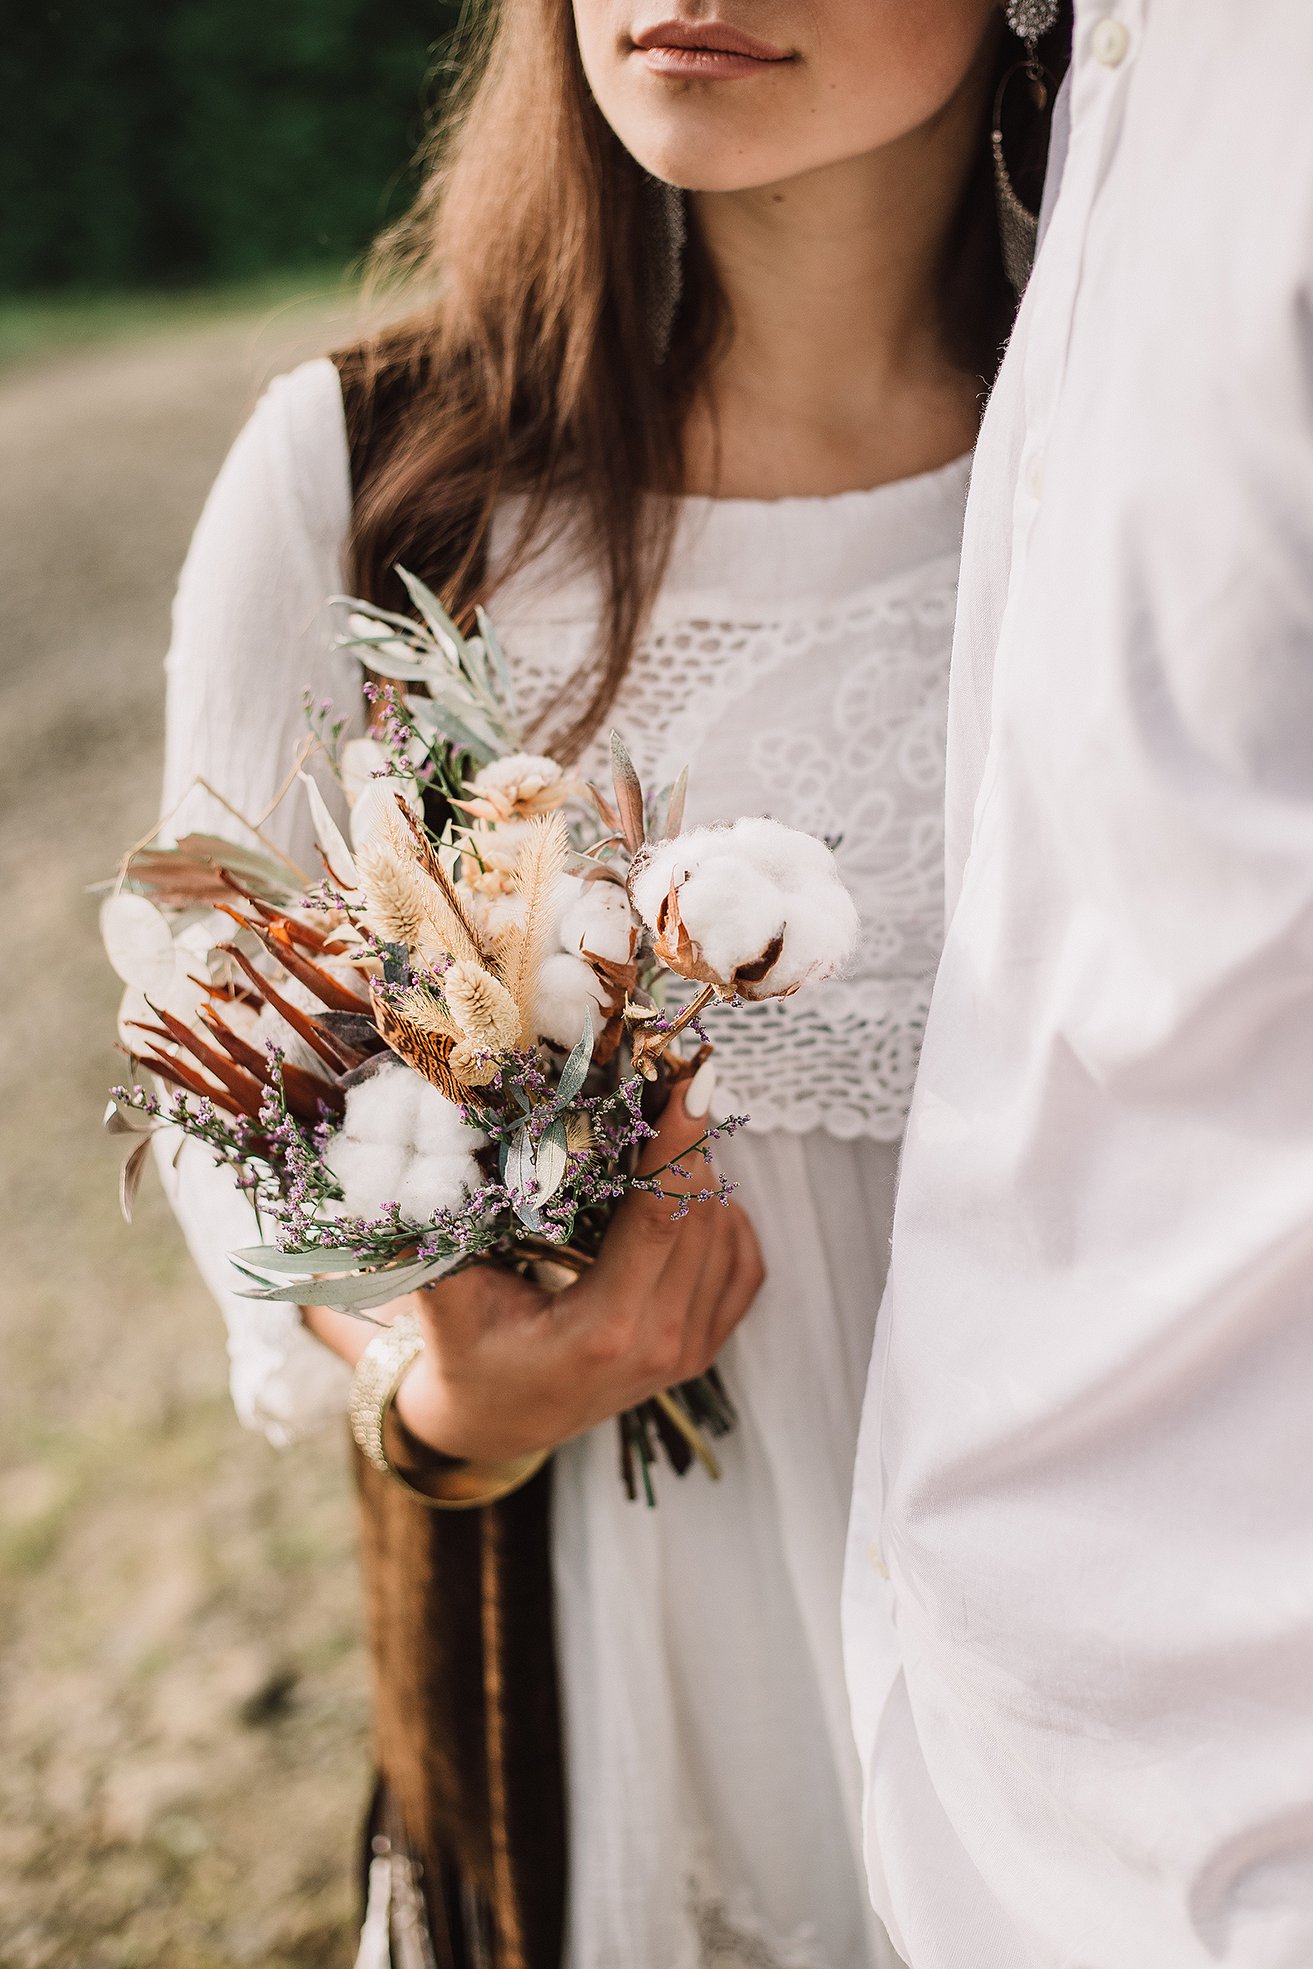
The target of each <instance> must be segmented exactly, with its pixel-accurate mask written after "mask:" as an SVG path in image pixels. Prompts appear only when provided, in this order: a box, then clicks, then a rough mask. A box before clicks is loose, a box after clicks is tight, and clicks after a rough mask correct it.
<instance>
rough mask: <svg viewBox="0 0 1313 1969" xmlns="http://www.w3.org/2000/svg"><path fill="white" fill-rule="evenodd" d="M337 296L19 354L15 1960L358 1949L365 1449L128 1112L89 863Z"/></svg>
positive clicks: (13, 930)
mask: <svg viewBox="0 0 1313 1969" xmlns="http://www.w3.org/2000/svg"><path fill="white" fill-rule="evenodd" d="M340 332H341V327H340V322H339V323H336V324H335V323H333V322H331V321H330V319H329V318H328V317H327V316H326V314H325V312H324V310H323V308H322V307H321V308H318V309H316V308H314V307H307V308H301V309H298V310H296V311H294V312H288V311H284V312H282V313H281V314H280V315H279V316H278V317H277V318H275V319H272V320H270V319H266V320H260V321H257V320H251V319H228V320H226V321H221V322H217V323H215V324H213V325H210V326H208V327H201V328H196V329H190V330H188V331H187V332H186V333H185V334H176V335H170V336H165V337H151V338H150V339H148V340H144V341H140V342H136V343H131V344H121V345H115V346H106V347H103V348H101V349H99V350H92V351H90V352H82V353H80V354H77V355H75V356H69V357H66V358H62V359H59V360H53V361H50V362H48V363H44V364H29V365H26V366H24V367H22V368H19V369H14V370H11V371H9V372H7V373H4V374H0V746H2V747H3V751H2V753H0V757H2V758H3V772H0V876H2V878H3V889H2V890H0V893H3V894H4V895H5V896H7V897H8V903H7V906H6V912H5V914H6V921H5V929H6V933H7V934H6V938H5V950H6V967H5V968H6V973H7V979H8V986H7V989H6V992H5V1012H4V1016H3V1019H0V1088H2V1089H3V1096H4V1129H3V1151H2V1152H0V1153H2V1155H3V1160H2V1161H0V1188H2V1193H3V1199H4V1201H3V1209H2V1210H0V1350H2V1357H3V1360H4V1371H3V1373H2V1374H0V1741H3V1743H4V1745H5V1754H4V1756H3V1758H2V1759H0V1969H155V1965H159V1969H166V1966H167V1969H221V1965H222V1969H228V1965H237V1964H258V1965H260V1966H261V1969H290V1965H293V1964H296V1965H306V1966H307V1969H308V1966H309V1965H311V1964H314V1965H315V1969H337V1965H343V1964H346V1963H347V1962H349V1961H350V1960H351V1950H350V1944H349V1939H348V1927H349V1921H350V1913H351V1907H352V1897H353V1893H354V1881H353V1878H352V1868H353V1865H354V1853H353V1840H354V1836H355V1819H356V1815H357V1812H358V1810H359V1807H360V1804H361V1799H362V1794H363V1789H364V1785H365V1781H366V1747H365V1729H366V1697H365V1678H364V1668H363V1663H362V1659H361V1653H360V1645H359V1632H358V1629H359V1608H358V1596H357V1588H356V1581H355V1575H354V1563H353V1552H352V1540H353V1527H352V1517H351V1502H350V1497H349V1492H348V1485H347V1481H346V1477H345V1458H344V1455H343V1450H342V1443H341V1441H340V1440H339V1439H337V1438H334V1439H333V1440H330V1441H324V1442H318V1443H315V1444H312V1445H307V1446H305V1447H302V1448H300V1449H297V1450H294V1451H291V1452H285V1453H282V1454H276V1453H275V1452H273V1451H272V1450H270V1449H268V1448H267V1447H266V1446H265V1444H264V1443H263V1442H262V1441H259V1440H257V1439H256V1438H253V1437H250V1436H247V1435H244V1434H243V1433H242V1432H241V1431H240V1430H239V1429H238V1427H237V1425H236V1423H235V1422H234V1420H233V1419H232V1415H231V1412H230V1410H229V1408H228V1406H227V1401H226V1397H225V1389H224V1380H225V1363H224V1355H223V1343H222V1336H221V1333H220V1330H219V1322H218V1318H217V1315H216V1314H215V1312H214V1310H213V1308H212V1306H211V1305H210V1303H209V1302H208V1301H207V1300H206V1299H205V1297H204V1295H203V1293H202V1291H201V1289H200V1288H199V1286H198V1285H197V1284H196V1282H195V1281H194V1280H193V1278H192V1276H191V1275H190V1272H189V1269H188V1266H187V1264H186V1261H185V1258H184V1256H183V1254H182V1252H181V1249H180V1245H179V1241H178V1239H177V1237H176V1235H175V1234H174V1232H173V1229H172V1225H171V1224H170V1223H169V1222H168V1221H167V1219H166V1216H165V1213H164V1211H163V1209H162V1207H161V1205H160V1204H159V1201H158V1198H157V1197H156V1196H155V1195H154V1194H147V1195H146V1197H145V1199H144V1203H143V1207H142V1209H141V1210H140V1212H139V1219H138V1223H137V1224H136V1225H135V1226H134V1228H133V1229H132V1230H130V1231H129V1230H127V1229H126V1228H124V1227H123V1226H122V1224H121V1223H120V1222H119V1220H118V1214H117V1206H116V1200H115V1183H116V1169H117V1155H116V1154H115V1153H114V1151H113V1146H112V1145H111V1144H109V1143H107V1142H106V1141H105V1140H104V1139H103V1138H102V1137H101V1135H100V1134H99V1129H98V1123H99V1117H100V1111H101V1109H102V1107H103V1105H104V1090H105V1087H106V1085H107V1084H108V1083H109V1081H110V1080H111V1079H112V1078H113V1077H114V1055H113V1054H112V1053H111V1052H110V1051H109V1049H108V1039H109V1036H110V1034H111V1033H112V1014H113V1008H114V1004H115V1000H116V996H117V991H116V987H115V984H114V981H113V979H112V978H111V977H110V976H109V974H108V972H107V970H106V968H105V966H104V964H103V960H102V959H101V958H100V956H99V949H98V943H97V937H96V928H95V908H94V904H93V903H92V902H91V900H90V899H89V898H88V897H87V896H86V894H85V893H84V891H85V886H86V884H88V883H89V882H91V881H93V880H95V879H96V878H98V877H100V876H102V875H104V874H105V873H107V872H109V870H110V868H111V866H112V863H113V861H114V858H115V856H116V854H117V853H118V851H119V850H120V848H121V847H122V846H123V845H124V844H126V843H127V842H128V841H130V840H131V839H134V838H136V837H137V836H138V835H139V834H140V833H142V832H143V831H144V830H145V828H146V827H147V826H148V825H149V824H150V821H151V820H152V819H153V815H154V805H155V798H156V788H157V778H158V751H159V729H160V685H161V674H160V662H161V658H162V656H163V652H164V647H165V642H166V637H167V627H168V605H169V597H170V593H171V590H172V585H173V580H174V576H175V574H176V570H177V567H178V564H179V562H180V560H181V556H182V553H183V551H184V548H185V545H186V541H187V538H188V535H189V533H190V530H191V527H192V524H193V523H194V520H195V517H196V514H197V512H198V511H199V508H200V505H201V501H202V499H203V497H204V494H205V490H206V487H207V486H208V484H209V482H210V480H211V479H212V477H213V475H214V472H215V469H216V467H217V465H218V463H219V460H220V459H221V457H222V455H223V452H224V450H225V448H226V446H227V444H228V442H229V440H230V438H231V437H232V435H233V433H234V431H235V430H236V428H237V426H238V424H239V422H240V420H241V417H242V415H243V414H244V411H245V409H246V408H247V407H248V406H249V404H250V403H251V402H252V401H253V399H254V396H255V394H256V391H257V389H258V387H259V385H260V383H261V382H262V381H263V380H264V379H265V378H266V377H267V376H269V375H271V374H273V373H275V372H276V371H277V370H278V369H281V368H285V367H286V366H287V365H288V363H289V362H290V361H293V360H295V359H297V357H298V356H300V355H302V354H304V353H309V352H312V351H314V350H316V349H319V348H322V347H324V346H326V345H327V343H328V342H329V341H331V339H332V338H333V336H334V334H335V333H340Z"/></svg>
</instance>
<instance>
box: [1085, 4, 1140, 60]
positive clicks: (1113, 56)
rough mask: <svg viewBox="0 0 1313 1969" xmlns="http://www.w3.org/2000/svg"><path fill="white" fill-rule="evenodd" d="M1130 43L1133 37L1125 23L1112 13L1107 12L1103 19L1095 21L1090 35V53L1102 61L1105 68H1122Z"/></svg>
mask: <svg viewBox="0 0 1313 1969" xmlns="http://www.w3.org/2000/svg"><path fill="white" fill-rule="evenodd" d="M1130 45H1131V37H1130V35H1129V34H1128V33H1127V31H1126V26H1125V23H1124V22H1122V21H1119V20H1114V19H1113V17H1112V15H1111V14H1105V15H1104V17H1103V19H1102V20H1101V21H1096V22H1095V23H1094V31H1093V33H1092V34H1091V35H1090V53H1091V54H1092V55H1093V57H1094V59H1095V61H1096V62H1102V64H1103V66H1104V67H1105V68H1120V66H1121V64H1122V63H1123V62H1124V61H1125V59H1126V51H1127V49H1128V48H1129V47H1130Z"/></svg>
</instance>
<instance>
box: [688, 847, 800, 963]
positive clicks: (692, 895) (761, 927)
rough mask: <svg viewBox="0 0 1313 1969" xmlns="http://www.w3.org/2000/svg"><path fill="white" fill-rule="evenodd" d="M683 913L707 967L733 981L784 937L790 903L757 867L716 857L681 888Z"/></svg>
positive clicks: (719, 856) (733, 858) (745, 862)
mask: <svg viewBox="0 0 1313 1969" xmlns="http://www.w3.org/2000/svg"><path fill="white" fill-rule="evenodd" d="M679 914H680V920H681V921H682V923H683V925H684V928H685V929H686V930H687V931H688V934H689V936H690V937H692V939H693V941H694V943H696V944H697V946H698V948H699V950H700V951H701V953H702V961H703V963H704V964H705V965H706V966H707V967H708V968H709V969H710V970H713V971H714V972H715V973H716V974H717V976H718V977H722V978H728V977H730V976H732V974H733V973H734V972H735V971H737V970H738V969H739V967H740V966H741V965H744V964H751V963H753V962H754V961H755V960H756V959H757V958H758V957H760V956H761V954H762V952H763V951H764V950H765V949H766V948H767V946H768V945H769V944H771V943H772V942H773V941H774V939H775V938H776V937H777V936H779V934H780V932H781V931H782V930H783V928H784V921H785V900H784V897H783V895H782V894H781V892H780V890H779V889H778V888H777V887H776V886H775V885H774V884H773V883H771V882H770V881H769V880H768V879H767V878H766V876H764V875H763V874H761V873H760V872H759V871H758V870H757V869H756V868H755V867H754V866H753V865H752V863H751V862H748V861H740V860H739V859H738V858H737V857H733V856H730V855H713V856H711V857H709V858H708V860H707V861H706V862H705V863H704V864H703V865H702V867H700V868H697V869H695V870H694V872H693V873H692V874H691V875H690V876H689V877H688V880H687V881H686V882H683V883H681V885H680V890H679Z"/></svg>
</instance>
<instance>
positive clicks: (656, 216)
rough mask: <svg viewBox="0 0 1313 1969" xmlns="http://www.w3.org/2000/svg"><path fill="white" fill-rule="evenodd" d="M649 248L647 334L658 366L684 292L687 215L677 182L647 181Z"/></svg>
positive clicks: (672, 331)
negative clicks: (673, 183)
mask: <svg viewBox="0 0 1313 1969" xmlns="http://www.w3.org/2000/svg"><path fill="white" fill-rule="evenodd" d="M647 192H648V204H649V207H650V209H651V216H650V218H649V220H648V239H649V250H650V253H651V298H650V301H649V304H648V307H649V312H648V336H649V339H650V341H651V344H652V360H653V361H654V362H655V363H657V364H658V365H659V364H661V363H663V362H664V361H665V359H666V357H667V356H668V355H669V354H670V338H671V336H672V335H673V333H674V329H675V316H676V315H677V314H678V313H679V303H680V301H681V299H682V298H683V293H684V247H685V245H686V243H687V240H688V218H687V214H686V212H685V208H684V194H683V192H682V191H681V190H680V188H679V186H678V185H668V184H666V182H665V181H664V179H662V178H652V177H649V179H648V181H647Z"/></svg>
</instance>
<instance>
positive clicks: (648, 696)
mask: <svg viewBox="0 0 1313 1969" xmlns="http://www.w3.org/2000/svg"><path fill="white" fill-rule="evenodd" d="M955 578H956V562H955V561H954V560H952V559H948V558H943V557H941V558H939V559H936V560H934V561H930V562H928V563H926V564H924V565H923V566H922V567H920V568H918V569H915V570H913V571H912V572H911V573H910V574H908V575H907V576H904V577H902V578H900V579H899V580H897V581H896V582H886V583H883V584H881V585H880V587H879V588H877V589H872V590H867V591H866V592H865V593H864V594H862V595H860V596H858V597H855V598H853V599H852V600H851V601H849V602H848V603H847V604H846V605H845V606H843V607H841V608H835V609H834V610H833V611H832V612H828V613H826V614H825V615H822V616H811V617H787V616H780V617H779V618H777V619H773V620H753V621H744V620H734V619H733V618H731V617H729V616H727V615H720V616H718V617H717V618H715V619H712V618H710V617H702V616H698V617H692V616H688V615H683V614H681V613H680V612H679V598H678V595H677V594H672V593H671V592H670V590H669V589H667V591H666V593H665V594H664V595H663V596H662V597H661V599H660V602H659V604H658V607H657V610H656V613H655V616H654V619H653V623H652V626H651V628H650V630H649V632H648V634H647V635H646V636H645V637H644V638H643V640H642V641H641V642H640V644H639V646H638V648H637V650H636V652H635V656H634V660H633V662H632V664H631V667H630V670H629V672H628V674H627V675H626V678H625V681H624V684H623V686H622V688H621V691H620V694H619V696H618V697H617V700H616V704H615V708H614V712H613V714H612V722H613V723H614V724H615V726H616V728H617V729H618V730H620V731H621V732H622V733H623V734H624V736H625V739H626V741H627V743H628V744H629V747H630V750H631V751H632V753H633V755H634V760H635V763H636V765H637V766H638V769H639V772H640V773H641V775H642V776H643V780H644V784H645V785H646V786H647V787H648V789H649V790H650V791H651V790H654V789H656V788H658V787H660V786H663V785H666V784H668V783H669V782H670V781H671V780H672V779H673V778H674V776H675V774H676V773H677V772H678V770H679V768H680V767H681V766H683V765H684V764H688V765H689V766H690V767H691V769H692V784H693V801H694V805H693V806H692V807H691V809H690V814H689V820H690V822H702V821H706V820H711V819H717V818H732V817H733V815H734V814H737V813H747V812H756V813H767V814H771V815H773V816H774V817H775V818H776V819H778V820H781V821H784V822H785V823H787V824H788V825H790V826H793V827H800V828H805V829H807V830H808V831H809V832H812V833H815V834H819V835H821V836H823V837H824V838H825V839H827V840H828V841H829V842H830V843H831V845H832V846H833V847H834V850H835V853H836V856H837V858H838V861H839V865H840V868H841V870H842V872H843V875H844V879H845V881H846V882H847V884H848V887H849V889H850V891H851V893H852V896H853V899H854V901H855V902H856V904H857V908H858V912H859V914H860V916H861V920H862V943H861V948H860V950H859V953H858V956H857V958H856V961H855V962H854V964H853V966H852V968H851V971H850V974H849V975H848V976H847V977H846V978H845V979H842V980H837V981H831V982H829V983H827V984H826V985H825V986H824V987H822V988H818V989H816V990H814V991H808V990H807V989H806V988H805V987H804V989H803V990H802V991H801V992H799V993H798V994H797V995H796V996H794V997H793V998H789V999H784V1000H777V1001H774V1002H771V1003H768V1004H764V1005H753V1006H747V1007H743V1006H741V1007H738V1008H736V1009H735V1010H734V1011H733V1012H732V1013H731V1014H730V1015H729V1016H727V1017H717V1016H716V1015H714V1014H713V1015H712V1019H711V1021H710V1022H709V1027H708V1029H709V1031H710V1032H711V1034H712V1037H713V1038H714V1039H715V1041H716V1047H717V1072H718V1088H719V1095H718V1099H719V1101H720V1102H721V1103H723V1104H724V1105H725V1106H726V1107H727V1108H729V1109H732V1110H733V1111H735V1112H746V1113H747V1114H748V1115H749V1117H750V1126H751V1127H752V1128H754V1129H757V1130H780V1129H784V1130H789V1131H791V1132H798V1133H801V1132H805V1131H809V1130H812V1129H817V1128H823V1129H825V1130H827V1131H828V1132H829V1133H830V1134H832V1135H837V1136H839V1137H842V1138H846V1139H852V1138H854V1137H858V1136H867V1137H872V1138H874V1139H876V1140H879V1141H893V1140H896V1139H897V1138H898V1137H899V1136H900V1135H901V1133H902V1130H903V1126H904V1123H905V1121H906V1116H907V1109H908V1104H909V1102H910V1099H911V1092H912V1081H913V1076H914V1074H915V1070H916V1062H917V1056H918V1053H919V1049H920V1043H921V1036H922V1033H923V1031H924V1027H925V1017H926V1010H927V1006H928V1003H929V998H930V986H931V982H932V980H933V976H934V969H935V965H936V963H937V961H938V955H939V948H940V942H941V937H942V914H943V796H944V733H945V723H946V714H947V694H948V662H949V651H950V646H951V641H952V623H953V607H954V581H955ZM508 640H510V643H511V648H512V652H513V655H514V658H515V663H516V671H517V687H518V689H519V692H520V698H521V704H522V706H523V708H524V710H525V712H526V714H527V716H528V717H529V718H530V719H531V720H532V718H533V717H535V716H536V715H537V714H538V713H540V712H541V711H542V710H543V709H545V707H546V706H547V704H548V703H549V702H550V700H551V698H552V696H553V694H554V692H555V691H556V690H557V689H558V688H559V686H560V684H561V682H562V680H563V678H564V677H566V676H567V675H568V674H569V671H570V669H571V668H573V667H575V666H576V665H578V664H580V663H582V662H583V661H584V660H585V658H586V653H587V648H588V630H587V628H586V626H585V625H583V624H579V623H574V622H571V623H569V624H562V623H561V622H559V621H558V622H555V623H552V624H541V623H534V622H533V621H532V620H529V619H526V620H525V621H524V622H523V624H521V625H517V631H516V633H515V635H514V637H513V639H508ZM583 765H584V769H585V771H586V772H587V774H588V775H589V776H590V777H593V778H597V779H598V780H599V781H600V782H601V783H602V784H605V783H606V779H607V777H608V775H609V764H608V758H607V748H606V740H605V735H602V736H601V737H599V739H598V740H597V741H596V742H595V743H594V744H593V746H592V747H591V748H590V749H589V752H588V753H587V755H586V756H585V759H584V761H583ZM717 801H723V802H725V803H726V804H725V806H724V807H723V808H721V809H719V810H718V809H717V808H716V805H715V803H716V802H717ZM698 803H700V804H698Z"/></svg>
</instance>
